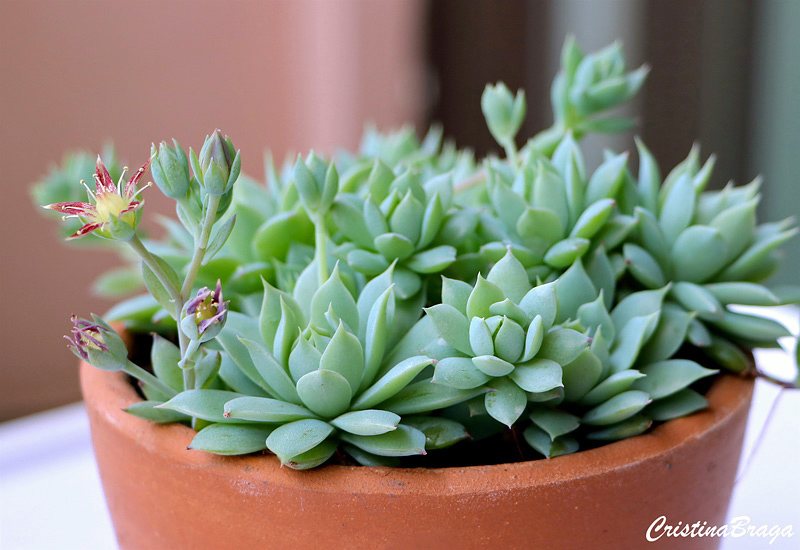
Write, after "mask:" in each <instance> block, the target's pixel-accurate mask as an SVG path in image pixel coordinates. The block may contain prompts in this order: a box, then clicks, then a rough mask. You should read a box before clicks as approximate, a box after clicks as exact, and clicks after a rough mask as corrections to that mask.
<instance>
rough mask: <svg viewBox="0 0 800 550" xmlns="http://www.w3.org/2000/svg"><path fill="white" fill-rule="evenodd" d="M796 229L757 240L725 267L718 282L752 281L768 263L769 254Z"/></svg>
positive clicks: (790, 236)
mask: <svg viewBox="0 0 800 550" xmlns="http://www.w3.org/2000/svg"><path fill="white" fill-rule="evenodd" d="M797 232H798V229H797V228H796V227H795V228H792V229H789V230H787V231H782V232H780V233H777V234H775V235H770V236H768V237H764V238H762V239H757V240H756V242H754V243H753V244H752V245H750V246H749V247H748V248H747V250H745V251H744V252H742V254H741V256H739V257H738V258H737V259H736V260H735V261H734V262H733V263H732V264H731V265H729V266H728V267H726V268H725V269H724V270H723V271H722V273H720V274H719V276H718V277H717V279H719V280H720V281H748V280H749V281H753V280H756V278H757V277H758V275H759V270H760V268H761V267H763V265H764V263H765V262H767V261H768V259H769V257H770V254H771V253H772V252H773V251H774V250H775V249H776V248H778V247H779V246H780V245H782V244H783V243H785V242H786V241H788V240H789V239H791V238H792V237H794V236H795V235H796V234H797Z"/></svg>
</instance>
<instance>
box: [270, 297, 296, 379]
mask: <svg viewBox="0 0 800 550" xmlns="http://www.w3.org/2000/svg"><path fill="white" fill-rule="evenodd" d="M280 302H281V319H280V321H279V322H278V328H277V330H276V331H275V341H274V342H273V344H272V355H273V357H275V358H276V359H277V360H278V362H279V363H280V364H281V365H284V366H285V365H288V363H289V353H291V350H292V344H294V342H295V340H296V339H297V336H298V335H299V334H300V321H298V320H297V319H296V318H295V316H294V313H293V311H292V309H291V307H290V306H288V305H287V303H286V301H285V300H284V299H283V297H281V298H280Z"/></svg>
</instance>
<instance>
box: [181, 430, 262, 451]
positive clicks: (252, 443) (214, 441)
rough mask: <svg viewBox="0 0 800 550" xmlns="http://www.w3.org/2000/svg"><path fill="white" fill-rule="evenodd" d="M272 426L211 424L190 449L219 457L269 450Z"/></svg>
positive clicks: (199, 434)
mask: <svg viewBox="0 0 800 550" xmlns="http://www.w3.org/2000/svg"><path fill="white" fill-rule="evenodd" d="M272 430H273V428H272V427H271V426H261V425H255V426H254V425H244V424H211V425H210V426H206V427H205V428H203V429H202V430H200V431H199V432H198V433H197V435H195V436H194V439H192V442H191V443H190V444H189V447H188V448H189V449H192V450H197V451H206V452H208V453H214V454H218V455H228V456H234V455H245V454H249V453H255V452H258V451H263V450H264V449H266V448H267V437H269V435H270V434H271V433H272Z"/></svg>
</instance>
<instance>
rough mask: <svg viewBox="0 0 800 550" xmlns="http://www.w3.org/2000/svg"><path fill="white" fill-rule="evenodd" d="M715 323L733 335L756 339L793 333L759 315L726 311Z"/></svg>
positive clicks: (774, 337)
mask: <svg viewBox="0 0 800 550" xmlns="http://www.w3.org/2000/svg"><path fill="white" fill-rule="evenodd" d="M712 323H713V325H714V326H715V327H716V328H717V329H719V330H721V331H723V332H725V333H727V334H730V335H731V336H735V337H737V338H744V339H748V340H756V341H770V340H777V339H778V338H784V337H786V336H791V335H792V333H791V332H790V331H789V330H788V329H787V328H786V327H785V326H783V325H782V324H781V323H779V322H778V321H775V320H773V319H767V318H766V317H759V316H758V315H748V314H746V313H736V312H733V311H725V312H724V313H723V315H722V318H721V319H719V320H716V321H712Z"/></svg>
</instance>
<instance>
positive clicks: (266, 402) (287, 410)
mask: <svg viewBox="0 0 800 550" xmlns="http://www.w3.org/2000/svg"><path fill="white" fill-rule="evenodd" d="M223 416H225V417H226V418H233V419H238V420H252V421H254V422H276V423H277V422H280V423H285V422H293V421H295V420H302V419H304V418H313V417H314V413H312V412H311V411H309V410H308V409H305V408H303V407H301V406H299V405H295V404H293V403H287V402H285V401H280V400H278V399H270V398H268V397H252V396H245V397H237V398H236V399H231V400H230V401H228V402H227V403H225V406H224V407H223Z"/></svg>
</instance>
